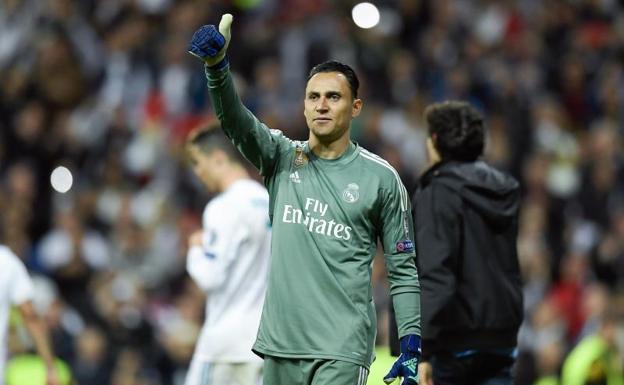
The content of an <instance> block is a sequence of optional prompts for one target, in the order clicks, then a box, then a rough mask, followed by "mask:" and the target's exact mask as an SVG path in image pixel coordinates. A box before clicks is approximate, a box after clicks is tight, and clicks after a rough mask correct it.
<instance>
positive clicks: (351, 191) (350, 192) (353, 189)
mask: <svg viewBox="0 0 624 385" xmlns="http://www.w3.org/2000/svg"><path fill="white" fill-rule="evenodd" d="M359 189H360V186H358V185H357V184H356V183H349V185H348V186H347V188H346V189H344V190H343V191H342V200H343V201H345V202H347V203H355V202H357V200H358V199H360V192H359V191H358V190H359Z"/></svg>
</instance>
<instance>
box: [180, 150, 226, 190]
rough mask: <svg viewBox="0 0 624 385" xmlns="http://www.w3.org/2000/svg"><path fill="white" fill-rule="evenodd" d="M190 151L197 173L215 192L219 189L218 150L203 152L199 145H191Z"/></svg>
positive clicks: (209, 188)
mask: <svg viewBox="0 0 624 385" xmlns="http://www.w3.org/2000/svg"><path fill="white" fill-rule="evenodd" d="M188 152H189V157H190V159H191V164H192V165H193V172H194V173H195V175H197V177H198V178H199V180H201V181H202V183H203V184H204V186H206V189H208V191H210V192H215V191H216V190H217V172H218V169H219V159H218V154H217V151H212V152H211V153H209V154H207V153H205V152H202V151H201V150H200V149H199V148H198V147H197V146H190V147H189V149H188Z"/></svg>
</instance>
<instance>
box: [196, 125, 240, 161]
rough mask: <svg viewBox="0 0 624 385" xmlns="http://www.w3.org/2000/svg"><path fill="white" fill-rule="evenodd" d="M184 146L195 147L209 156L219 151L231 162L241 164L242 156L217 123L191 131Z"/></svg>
mask: <svg viewBox="0 0 624 385" xmlns="http://www.w3.org/2000/svg"><path fill="white" fill-rule="evenodd" d="M186 146H187V148H188V147H190V146H195V147H197V149H199V150H200V151H201V152H203V153H204V154H210V153H212V152H213V151H214V150H221V151H223V152H224V153H225V154H226V155H227V157H228V158H229V159H230V160H231V161H234V162H237V163H243V157H242V155H241V154H240V152H239V151H238V150H237V149H236V147H234V145H233V144H232V142H230V140H229V139H228V137H227V136H225V133H224V132H223V130H222V129H221V126H220V125H219V124H218V123H212V124H209V125H207V126H205V127H201V128H198V129H196V130H194V131H192V132H191V133H190V134H189V136H188V139H187V141H186Z"/></svg>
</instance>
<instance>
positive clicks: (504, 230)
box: [413, 161, 523, 359]
mask: <svg viewBox="0 0 624 385" xmlns="http://www.w3.org/2000/svg"><path fill="white" fill-rule="evenodd" d="M519 204H520V191H519V185H518V182H517V181H516V180H515V179H514V178H512V177H511V176H508V175H506V174H503V173H502V172H500V171H498V170H496V169H494V168H493V167H491V166H489V165H488V164H486V163H485V162H482V161H476V162H466V163H462V162H444V163H439V164H437V165H436V166H434V167H432V168H431V169H430V170H428V171H427V172H426V173H425V174H424V175H423V177H422V178H421V183H420V186H419V189H418V190H417V191H416V194H415V195H414V202H413V207H414V224H415V229H416V247H417V249H418V253H417V255H418V274H419V277H420V286H421V317H422V339H423V342H422V345H423V358H424V359H427V358H428V356H430V355H431V354H434V353H441V352H457V351H463V350H467V349H476V350H479V349H483V350H488V349H499V348H512V347H514V346H516V339H517V332H518V328H519V326H520V323H521V322H522V313H523V311H522V285H521V279H520V271H519V267H518V256H517V250H516V239H517V234H518V208H519Z"/></svg>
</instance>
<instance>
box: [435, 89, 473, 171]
mask: <svg viewBox="0 0 624 385" xmlns="http://www.w3.org/2000/svg"><path fill="white" fill-rule="evenodd" d="M425 120H426V121H427V126H428V131H429V136H433V135H435V136H436V140H435V147H436V150H438V152H439V153H440V157H441V158H442V160H459V161H474V160H476V159H477V158H478V157H479V156H481V155H482V154H483V148H484V146H485V132H484V131H485V129H484V126H483V116H482V115H481V113H480V112H479V111H477V110H476V109H475V108H474V107H472V106H471V105H470V104H468V103H466V102H462V101H446V102H442V103H434V104H431V105H429V106H428V107H427V108H426V109H425Z"/></svg>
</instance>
